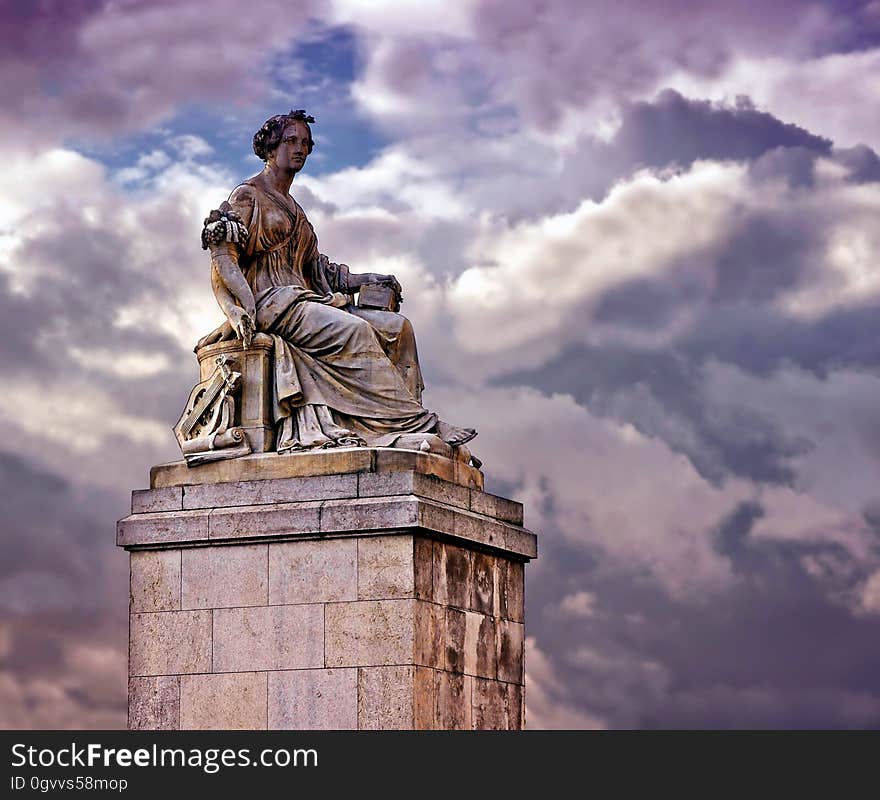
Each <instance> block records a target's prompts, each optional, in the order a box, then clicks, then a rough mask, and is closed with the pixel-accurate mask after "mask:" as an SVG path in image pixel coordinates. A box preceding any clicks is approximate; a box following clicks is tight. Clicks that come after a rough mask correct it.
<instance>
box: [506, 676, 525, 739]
mask: <svg viewBox="0 0 880 800" xmlns="http://www.w3.org/2000/svg"><path fill="white" fill-rule="evenodd" d="M505 689H506V693H507V709H506V710H507V720H506V721H507V729H508V730H512V731H520V730H523V729H524V728H525V727H526V707H525V703H524V702H523V701H524V697H523V695H524V693H525V688H524V687H523V686H520V685H519V684H516V683H508V684H505Z"/></svg>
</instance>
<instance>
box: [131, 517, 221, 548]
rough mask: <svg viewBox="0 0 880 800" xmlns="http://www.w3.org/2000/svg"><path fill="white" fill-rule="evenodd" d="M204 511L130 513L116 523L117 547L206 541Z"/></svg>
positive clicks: (206, 522)
mask: <svg viewBox="0 0 880 800" xmlns="http://www.w3.org/2000/svg"><path fill="white" fill-rule="evenodd" d="M209 513H210V512H207V511H158V512H155V513H150V514H132V515H131V516H128V517H125V518H124V519H121V520H119V522H118V523H117V524H116V544H118V545H119V546H120V547H129V546H131V545H144V544H160V543H175V544H176V543H180V542H198V541H202V540H204V539H207V538H208V514H209Z"/></svg>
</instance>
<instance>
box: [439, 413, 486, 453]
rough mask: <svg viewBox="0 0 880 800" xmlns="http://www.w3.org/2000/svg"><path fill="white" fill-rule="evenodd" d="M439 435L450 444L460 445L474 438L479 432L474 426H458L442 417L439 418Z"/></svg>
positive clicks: (453, 445)
mask: <svg viewBox="0 0 880 800" xmlns="http://www.w3.org/2000/svg"><path fill="white" fill-rule="evenodd" d="M437 435H438V436H439V437H440V438H441V439H442V440H443V441H444V442H446V444H448V445H452V447H458V446H459V445H461V444H464V443H465V442H469V441H470V440H471V439H473V438H474V437H475V436H476V435H477V432H476V431H475V430H474V429H473V428H458V427H456V426H455V425H450V424H449V423H448V422H444V421H443V420H442V419H438V420H437Z"/></svg>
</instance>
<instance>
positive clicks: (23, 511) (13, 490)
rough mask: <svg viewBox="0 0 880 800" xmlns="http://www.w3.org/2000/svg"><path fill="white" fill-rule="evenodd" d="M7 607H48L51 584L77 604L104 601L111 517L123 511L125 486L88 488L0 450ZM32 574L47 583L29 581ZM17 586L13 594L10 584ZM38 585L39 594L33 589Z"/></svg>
mask: <svg viewBox="0 0 880 800" xmlns="http://www.w3.org/2000/svg"><path fill="white" fill-rule="evenodd" d="M0 499H2V507H3V509H4V521H3V534H4V535H3V536H2V538H0V556H2V557H0V606H6V607H9V606H10V605H14V606H16V607H17V608H41V607H44V606H45V604H46V603H47V602H48V603H50V604H51V603H52V602H53V600H52V597H51V596H46V595H44V594H42V592H43V590H44V589H46V588H47V585H46V583H52V584H54V585H55V588H56V589H57V590H58V592H59V594H63V596H64V597H65V598H67V600H68V602H69V603H70V604H71V605H76V606H79V607H81V608H95V607H99V606H100V605H101V603H102V602H103V599H104V598H103V595H102V591H103V588H104V587H103V581H104V580H105V579H106V574H105V568H104V565H105V563H106V558H105V556H106V554H107V553H108V552H112V551H108V541H112V522H108V520H115V519H117V518H119V517H120V516H122V515H123V513H124V511H125V506H124V500H123V499H121V497H120V494H119V493H114V492H108V491H106V490H101V489H97V488H81V487H78V486H76V485H74V484H72V483H71V482H70V481H68V480H67V479H65V478H63V477H61V476H59V475H56V474H53V473H51V472H49V471H47V470H45V469H43V468H41V467H39V466H37V465H35V464H34V463H32V462H31V461H29V460H28V459H26V458H24V457H22V456H20V455H17V454H15V453H9V452H5V451H0ZM33 575H40V576H45V578H46V583H44V582H43V581H42V580H41V581H39V582H30V580H29V578H30V576H33ZM13 585H14V586H15V587H16V590H15V592H14V593H12V592H11V591H10V590H9V587H10V586H13ZM29 591H33V592H34V593H35V594H34V595H33V596H27V594H28V592H29Z"/></svg>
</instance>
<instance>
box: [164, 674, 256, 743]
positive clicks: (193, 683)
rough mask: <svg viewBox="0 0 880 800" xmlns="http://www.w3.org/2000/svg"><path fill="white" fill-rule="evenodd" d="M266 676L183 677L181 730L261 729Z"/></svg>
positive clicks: (181, 688) (181, 681)
mask: <svg viewBox="0 0 880 800" xmlns="http://www.w3.org/2000/svg"><path fill="white" fill-rule="evenodd" d="M266 694H267V692H266V673H265V672H238V673H230V674H226V675H184V676H182V677H181V679H180V727H181V730H265V729H266V719H267V714H266V709H267V704H266Z"/></svg>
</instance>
